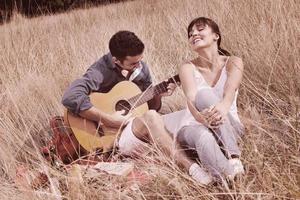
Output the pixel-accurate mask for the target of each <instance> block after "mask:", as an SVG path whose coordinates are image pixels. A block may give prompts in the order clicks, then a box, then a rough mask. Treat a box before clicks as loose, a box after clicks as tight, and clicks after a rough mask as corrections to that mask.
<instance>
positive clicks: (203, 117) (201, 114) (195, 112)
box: [187, 100, 210, 128]
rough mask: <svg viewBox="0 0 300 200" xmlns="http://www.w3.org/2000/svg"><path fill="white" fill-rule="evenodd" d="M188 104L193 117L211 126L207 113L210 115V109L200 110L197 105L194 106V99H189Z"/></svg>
mask: <svg viewBox="0 0 300 200" xmlns="http://www.w3.org/2000/svg"><path fill="white" fill-rule="evenodd" d="M187 104H188V108H189V110H190V112H191V113H192V115H193V117H194V118H195V120H196V121H197V122H199V123H201V124H203V125H204V126H206V127H208V128H210V127H209V126H210V124H209V123H208V121H207V117H206V116H207V115H208V111H209V109H204V110H203V111H202V112H199V111H198V110H197V109H196V107H195V106H194V104H193V103H192V101H190V100H188V101H187Z"/></svg>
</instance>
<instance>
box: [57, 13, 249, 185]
mask: <svg viewBox="0 0 300 200" xmlns="http://www.w3.org/2000/svg"><path fill="white" fill-rule="evenodd" d="M187 34H188V42H189V44H190V46H191V48H192V50H193V51H195V52H196V53H197V54H198V56H197V57H196V58H195V59H193V60H191V61H189V62H186V63H185V64H184V65H182V66H180V68H179V77H180V80H181V85H182V89H183V91H184V94H185V96H186V102H187V107H186V109H184V110H181V111H177V112H174V113H170V114H166V115H163V116H161V115H159V114H158V113H157V112H156V111H158V110H159V109H160V107H161V98H162V97H163V96H169V95H171V94H172V93H173V91H174V89H175V87H176V85H175V84H174V83H169V84H168V86H167V92H163V93H161V94H159V95H156V96H155V97H154V98H153V99H151V100H150V101H148V106H149V108H150V110H149V111H147V112H146V113H144V114H143V115H142V116H139V117H131V116H130V114H126V115H124V114H123V112H122V111H116V112H115V113H113V114H108V113H105V112H104V111H102V110H100V109H98V108H96V107H95V106H94V105H93V104H92V103H91V101H90V99H89V94H90V93H91V92H101V93H105V92H109V91H110V90H111V89H112V88H113V87H114V86H115V85H116V84H117V83H119V82H121V81H124V80H131V81H132V82H134V83H135V84H136V85H137V86H138V87H139V88H140V89H141V90H142V91H145V90H147V89H148V88H150V87H151V84H152V80H151V76H150V73H149V69H148V66H147V65H146V64H145V63H144V62H143V61H142V58H143V51H144V44H143V42H142V41H141V40H140V39H139V38H138V37H137V36H136V35H135V34H134V33H132V32H130V31H119V32H117V33H116V34H114V35H113V36H112V37H111V39H110V41H109V50H110V52H109V53H108V54H106V55H104V56H102V57H101V58H100V59H99V60H98V61H96V62H95V63H94V64H93V65H92V66H91V67H90V68H89V69H88V70H87V71H86V73H85V74H84V75H83V76H82V77H81V78H79V79H77V80H75V81H74V82H73V83H72V84H71V85H70V87H69V88H68V89H67V90H66V91H65V93H64V95H63V99H62V103H63V105H64V106H65V107H66V108H67V109H68V110H69V111H70V112H72V113H75V114H78V115H80V116H81V117H83V118H86V119H88V120H91V121H95V122H97V123H101V124H104V125H106V126H109V127H114V128H122V131H121V133H120V135H119V137H118V139H117V141H116V145H117V147H118V150H119V152H120V153H121V154H123V155H129V156H133V155H135V156H136V155H137V156H138V155H141V154H142V153H143V152H145V151H146V147H147V144H151V143H155V144H156V145H157V146H158V147H159V148H161V149H162V151H163V152H164V153H165V154H167V155H169V156H171V155H172V156H174V157H175V161H176V162H177V164H178V165H180V166H181V167H183V168H185V169H186V170H187V171H188V173H189V175H191V177H192V178H193V179H194V180H195V181H197V182H199V183H201V184H203V185H208V184H210V183H212V182H214V181H215V180H220V179H221V180H224V179H233V178H234V177H235V176H236V175H237V174H241V173H243V172H244V168H243V165H242V163H241V161H240V155H241V153H240V150H239V147H238V144H237V139H238V138H239V137H240V136H241V135H242V134H243V125H242V124H241V122H240V119H239V117H238V114H237V105H236V99H237V93H238V88H239V85H240V83H241V79H242V74H243V62H242V60H241V59H240V58H238V57H235V56H231V55H230V54H229V53H228V52H227V51H225V50H223V49H221V48H220V44H221V33H220V31H219V28H218V25H217V24H216V23H215V22H214V21H212V20H211V19H208V18H204V17H200V18H196V19H194V20H193V21H192V22H191V23H190V24H189V26H188V30H187ZM128 92H130V91H128ZM173 138H176V142H177V143H178V145H177V146H178V147H181V148H189V149H194V150H195V151H197V154H198V158H199V160H200V162H201V164H199V163H197V162H195V161H194V160H192V159H191V158H189V157H188V156H187V155H186V154H185V153H184V152H183V151H182V150H180V148H177V149H174V148H173Z"/></svg>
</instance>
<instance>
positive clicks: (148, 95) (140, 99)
mask: <svg viewBox="0 0 300 200" xmlns="http://www.w3.org/2000/svg"><path fill="white" fill-rule="evenodd" d="M177 82H180V79H179V75H178V74H177V75H175V76H173V77H171V78H169V79H168V80H167V81H163V82H161V83H159V84H157V85H155V86H153V87H150V88H148V89H147V90H146V91H144V92H143V93H140V94H138V95H136V96H134V97H132V98H130V99H129V100H128V101H129V103H130V104H131V105H133V106H134V107H138V106H140V105H142V104H144V103H146V102H148V101H149V100H151V99H153V97H155V96H156V95H159V94H162V93H164V92H167V91H168V88H167V87H168V85H169V83H177Z"/></svg>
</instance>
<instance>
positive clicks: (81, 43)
mask: <svg viewBox="0 0 300 200" xmlns="http://www.w3.org/2000/svg"><path fill="white" fill-rule="evenodd" d="M299 10H300V4H299V2H298V1H297V0H294V1H293V0H289V1H282V0H265V1H258V0H257V1H254V0H249V1H238V0H230V1H225V0H222V1H219V0H211V1H205V0H184V1H180V0H164V1H159V0H140V1H132V2H127V3H119V4H112V5H109V6H105V7H98V8H91V9H88V10H76V11H72V12H69V13H65V14H60V15H55V16H44V17H39V18H34V19H25V18H24V17H22V16H20V15H15V17H14V19H13V20H12V21H11V22H10V23H9V24H4V25H2V26H1V27H0V44H1V45H0V55H1V56H0V72H1V73H0V92H1V93H0V107H1V111H0V120H1V121H0V171H1V172H0V174H1V175H0V190H1V192H0V199H59V198H60V197H61V196H62V197H64V198H70V195H71V194H70V192H69V191H70V190H69V189H70V188H69V185H68V181H67V180H68V177H67V176H66V174H64V173H62V172H60V171H57V170H55V169H53V168H51V167H49V166H48V165H47V164H46V163H45V162H44V160H43V159H42V158H41V156H40V155H39V152H38V148H39V146H40V145H41V144H42V141H43V140H42V139H41V138H45V137H47V136H48V135H49V134H48V132H49V125H48V120H49V118H50V117H51V116H54V115H61V114H62V112H63V107H62V105H61V104H60V99H61V96H62V93H63V91H64V89H65V88H66V87H67V86H68V84H69V83H70V82H71V81H72V80H74V79H75V78H77V77H79V76H80V75H81V74H83V73H84V71H85V70H86V69H87V67H88V66H89V65H91V64H92V63H93V62H94V61H95V60H97V59H98V58H99V57H100V56H101V55H102V54H104V53H106V52H107V51H108V40H109V38H110V37H111V35H112V34H114V33H115V32H116V31H118V30H120V29H127V30H131V31H134V32H135V33H136V34H137V35H138V36H139V37H140V38H141V39H142V40H143V41H144V42H145V44H146V52H145V59H144V60H145V61H146V62H147V63H148V64H149V65H150V66H151V69H152V74H153V77H154V79H155V81H159V80H162V79H164V78H166V77H168V76H171V75H173V74H175V73H176V71H177V67H178V66H179V65H180V64H181V63H183V62H184V61H185V60H186V59H189V58H192V57H193V56H194V55H193V54H192V53H191V50H190V49H189V47H188V44H187V36H186V27H187V25H188V23H189V22H190V21H191V20H192V19H193V18H195V17H198V16H207V17H210V18H212V19H214V20H215V21H216V22H217V23H218V24H219V25H220V28H221V32H222V35H223V43H222V45H223V47H224V48H226V49H228V50H229V51H231V52H232V53H233V54H234V55H237V56H240V57H242V58H243V60H244V64H245V75H244V79H243V83H242V85H241V88H240V95H239V99H238V103H239V111H240V115H241V117H242V119H243V122H244V124H245V125H246V135H245V137H244V138H243V142H242V143H241V148H242V152H243V157H242V161H243V162H244V163H245V166H246V169H247V170H246V174H245V176H244V177H242V179H241V180H240V181H239V182H237V183H236V184H235V187H233V189H228V188H226V187H220V186H216V187H209V188H202V187H200V186H199V185H197V184H195V183H194V182H193V181H191V179H190V178H189V177H188V176H187V175H186V173H185V172H183V171H181V170H180V169H178V168H177V167H176V166H175V165H174V164H173V162H172V159H171V158H166V157H163V158H164V159H162V156H163V155H161V154H160V153H158V154H153V155H151V156H149V157H147V159H142V160H139V161H137V163H136V166H137V167H138V168H140V169H142V170H144V171H145V172H147V173H148V174H149V175H150V176H151V177H152V178H153V180H152V182H151V183H148V184H144V185H141V186H135V187H132V186H130V184H128V183H126V181H125V180H123V179H122V180H120V179H118V178H111V177H107V176H100V177H98V178H95V179H93V180H84V182H83V183H82V185H80V188H81V190H80V191H79V190H78V194H80V197H81V198H82V199H270V200H271V199H293V198H294V199H296V198H300V192H299V191H300V172H299V171H300V170H299V168H300V155H299V150H300V149H299V148H300V123H299V120H300V80H299V77H300V66H299V58H300V55H299V44H298V43H299V38H300V34H299V18H300V17H299V13H298V11H299ZM164 103H165V104H164V107H163V110H164V111H165V112H170V111H173V110H177V109H180V108H182V107H183V105H184V100H183V95H182V91H181V90H177V92H176V94H175V95H173V96H172V97H168V98H166V100H165V101H164ZM24 163H27V164H29V166H30V167H31V169H30V171H31V172H32V171H33V172H34V171H38V170H42V171H43V172H46V173H47V175H48V176H49V177H51V187H50V189H47V188H45V189H43V190H39V191H34V190H31V189H23V190H22V189H20V188H19V187H16V182H15V176H16V169H17V167H18V166H19V165H20V164H24ZM55 180H57V181H59V184H60V190H61V191H57V189H55Z"/></svg>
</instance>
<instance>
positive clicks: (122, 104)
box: [115, 100, 131, 115]
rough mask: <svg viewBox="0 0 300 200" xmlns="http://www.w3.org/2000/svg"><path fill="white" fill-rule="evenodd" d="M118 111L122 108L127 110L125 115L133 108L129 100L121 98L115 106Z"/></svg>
mask: <svg viewBox="0 0 300 200" xmlns="http://www.w3.org/2000/svg"><path fill="white" fill-rule="evenodd" d="M115 109H116V111H121V110H125V113H124V115H127V114H128V112H129V110H130V109H131V105H130V103H129V102H128V101H126V100H120V101H118V102H117V103H116V107H115Z"/></svg>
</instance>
